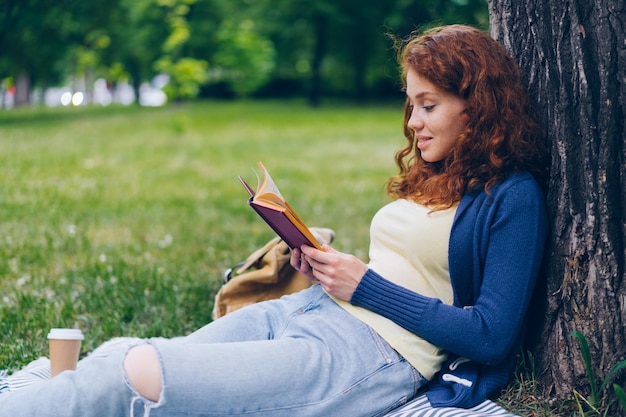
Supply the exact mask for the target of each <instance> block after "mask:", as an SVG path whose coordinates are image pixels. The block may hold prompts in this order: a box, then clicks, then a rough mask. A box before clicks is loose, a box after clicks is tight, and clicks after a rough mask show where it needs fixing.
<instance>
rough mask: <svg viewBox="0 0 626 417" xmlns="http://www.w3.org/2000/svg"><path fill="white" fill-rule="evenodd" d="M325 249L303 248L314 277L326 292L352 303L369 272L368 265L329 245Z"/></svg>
mask: <svg viewBox="0 0 626 417" xmlns="http://www.w3.org/2000/svg"><path fill="white" fill-rule="evenodd" d="M323 249H324V250H318V249H315V248H312V247H310V246H303V247H302V248H301V250H302V254H303V255H304V257H305V259H306V262H307V263H308V264H309V265H310V267H311V269H312V273H313V276H314V277H315V279H317V280H318V281H319V282H320V284H321V285H322V287H323V288H324V290H326V292H327V293H329V294H331V295H333V296H335V297H337V298H339V299H341V300H345V301H350V298H352V294H353V293H354V290H356V287H357V286H358V285H359V282H361V278H363V275H365V272H367V265H366V264H365V262H363V261H361V260H360V259H359V258H357V257H356V256H354V255H348V254H345V253H341V252H338V251H336V250H335V249H333V248H331V247H330V246H328V245H324V246H323Z"/></svg>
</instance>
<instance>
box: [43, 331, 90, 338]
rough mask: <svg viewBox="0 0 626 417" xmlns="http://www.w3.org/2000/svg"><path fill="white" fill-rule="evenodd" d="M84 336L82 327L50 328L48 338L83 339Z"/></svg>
mask: <svg viewBox="0 0 626 417" xmlns="http://www.w3.org/2000/svg"><path fill="white" fill-rule="evenodd" d="M84 338H85V336H83V332H81V331H80V329H50V333H48V339H60V340H83V339H84Z"/></svg>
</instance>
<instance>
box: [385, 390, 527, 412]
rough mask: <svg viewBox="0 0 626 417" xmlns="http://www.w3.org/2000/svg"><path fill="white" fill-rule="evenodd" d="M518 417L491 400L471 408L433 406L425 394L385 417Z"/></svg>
mask: <svg viewBox="0 0 626 417" xmlns="http://www.w3.org/2000/svg"><path fill="white" fill-rule="evenodd" d="M487 416H494V417H519V416H516V415H515V414H510V413H508V412H507V411H506V410H505V409H504V408H502V407H500V406H499V405H498V404H496V403H494V402H493V401H489V400H487V401H485V402H483V403H482V404H479V405H477V406H476V407H472V408H468V409H465V408H452V407H444V408H433V407H432V406H431V405H430V402H428V398H426V395H425V394H422V395H420V396H419V397H417V398H415V399H414V400H412V401H410V402H408V403H406V404H405V405H403V406H402V407H400V408H396V409H395V410H394V411H392V412H391V413H388V414H385V417H487Z"/></svg>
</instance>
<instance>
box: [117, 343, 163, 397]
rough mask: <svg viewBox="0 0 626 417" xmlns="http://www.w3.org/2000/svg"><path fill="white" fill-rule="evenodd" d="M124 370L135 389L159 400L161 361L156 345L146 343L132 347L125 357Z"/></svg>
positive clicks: (141, 393)
mask: <svg viewBox="0 0 626 417" xmlns="http://www.w3.org/2000/svg"><path fill="white" fill-rule="evenodd" d="M124 370H125V371H126V375H128V380H129V381H130V383H131V384H132V386H133V388H134V389H135V391H137V392H138V393H139V395H141V396H142V397H144V398H146V399H148V400H150V401H154V402H158V401H159V398H160V397H161V387H162V382H161V363H160V361H159V355H158V353H157V351H156V349H155V348H154V346H152V345H150V344H148V343H146V344H143V345H138V346H134V347H132V348H130V349H129V350H128V352H127V353H126V358H124Z"/></svg>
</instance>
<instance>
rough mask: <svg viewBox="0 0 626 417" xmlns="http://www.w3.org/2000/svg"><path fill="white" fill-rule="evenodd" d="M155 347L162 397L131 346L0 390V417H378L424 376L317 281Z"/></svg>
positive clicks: (156, 341)
mask: <svg viewBox="0 0 626 417" xmlns="http://www.w3.org/2000/svg"><path fill="white" fill-rule="evenodd" d="M137 342H140V343H151V344H152V345H153V346H154V347H155V348H156V350H157V352H158V356H159V358H160V363H161V377H162V381H163V386H162V391H161V396H160V398H159V400H158V402H152V401H150V400H148V399H145V398H143V397H142V396H141V395H139V394H138V393H137V392H136V391H135V390H134V389H133V387H132V385H131V384H130V382H129V381H128V377H127V375H126V372H125V371H124V368H123V361H124V358H125V356H126V353H127V352H128V349H129V345H128V344H121V345H120V346H119V348H116V349H112V350H110V351H109V352H107V354H106V355H91V356H89V357H87V358H85V359H83V360H82V361H81V363H80V365H79V367H78V369H77V370H76V371H66V372H63V373H61V374H59V375H58V376H56V377H55V378H53V379H51V380H49V381H46V382H41V383H38V384H35V385H32V386H30V387H28V388H24V389H22V390H19V391H15V392H8V393H5V394H2V395H0V417H35V416H36V417H90V416H93V417H140V416H143V417H147V416H150V417H166V416H167V417H175V416H198V417H200V416H202V417H209V416H213V417H215V416H247V417H248V416H263V417H269V416H271V417H282V416H284V417H300V416H316V417H320V416H323V417H327V416H350V417H357V416H364V417H372V416H381V415H384V414H386V413H387V412H389V411H390V410H391V409H393V408H395V407H397V406H399V405H401V404H403V403H404V402H406V401H407V400H409V399H411V398H412V397H413V396H414V395H415V394H416V392H417V390H418V389H419V387H420V386H422V385H423V384H425V383H426V380H425V379H424V378H423V377H422V376H421V375H420V374H419V372H418V371H417V370H415V368H413V367H412V366H411V365H410V364H409V363H408V362H407V361H406V360H405V359H404V358H402V356H400V355H399V354H398V353H397V352H396V351H395V350H393V349H392V348H391V347H390V346H389V345H388V344H387V343H386V342H385V341H384V340H383V339H382V338H381V337H380V336H379V335H378V334H377V333H375V332H374V331H373V330H372V329H371V328H370V327H369V326H366V325H365V324H363V323H362V322H360V321H359V320H357V319H355V318H354V317H353V316H351V315H350V314H348V313H346V312H345V311H344V310H343V309H342V308H341V307H339V306H338V305H337V304H336V303H335V302H333V301H332V300H331V299H330V298H329V297H328V296H327V295H326V294H325V293H324V292H323V290H322V289H321V287H320V286H319V285H316V286H313V287H311V288H309V289H307V290H304V291H301V292H299V293H297V294H293V295H290V296H286V297H283V298H281V299H280V300H273V301H268V302H264V303H259V304H255V305H252V306H250V307H246V308H244V309H241V310H238V311H236V312H234V313H231V314H229V315H227V316H225V317H223V318H221V319H219V320H216V321H214V322H212V323H210V324H208V325H207V326H205V327H203V328H201V329H200V330H198V331H196V332H195V333H192V334H190V335H189V336H186V337H183V338H176V339H158V338H155V339H148V340H145V341H141V340H136V341H135V343H137Z"/></svg>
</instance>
